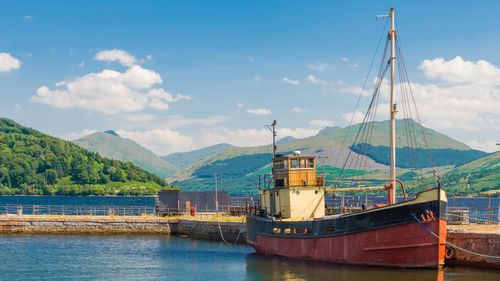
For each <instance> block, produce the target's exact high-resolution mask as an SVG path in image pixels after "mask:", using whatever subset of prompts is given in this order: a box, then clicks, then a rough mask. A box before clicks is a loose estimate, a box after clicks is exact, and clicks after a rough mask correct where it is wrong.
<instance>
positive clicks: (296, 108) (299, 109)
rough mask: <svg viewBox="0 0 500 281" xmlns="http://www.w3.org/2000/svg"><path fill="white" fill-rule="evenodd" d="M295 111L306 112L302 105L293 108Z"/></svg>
mask: <svg viewBox="0 0 500 281" xmlns="http://www.w3.org/2000/svg"><path fill="white" fill-rule="evenodd" d="M293 111H294V112H297V113H302V112H305V110H304V109H303V108H302V107H298V106H295V107H294V108H293Z"/></svg>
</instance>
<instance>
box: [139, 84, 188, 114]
mask: <svg viewBox="0 0 500 281" xmlns="http://www.w3.org/2000/svg"><path fill="white" fill-rule="evenodd" d="M148 96H149V104H148V105H149V106H150V107H152V108H154V109H159V110H164V109H168V108H169V105H168V104H169V103H172V102H176V101H179V100H190V99H191V97H190V96H186V95H181V94H177V95H176V96H172V95H171V94H169V93H167V92H165V90H163V89H151V90H150V91H149V93H148Z"/></svg>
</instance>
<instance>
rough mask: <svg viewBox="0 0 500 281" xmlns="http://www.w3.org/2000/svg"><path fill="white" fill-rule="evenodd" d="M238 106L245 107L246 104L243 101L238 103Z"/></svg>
mask: <svg viewBox="0 0 500 281" xmlns="http://www.w3.org/2000/svg"><path fill="white" fill-rule="evenodd" d="M236 106H238V107H244V106H245V104H243V103H242V102H239V103H237V104H236Z"/></svg>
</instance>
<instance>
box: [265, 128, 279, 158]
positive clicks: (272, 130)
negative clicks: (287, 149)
mask: <svg viewBox="0 0 500 281" xmlns="http://www.w3.org/2000/svg"><path fill="white" fill-rule="evenodd" d="M277 124H278V123H277V122H276V120H273V123H272V124H271V125H267V127H268V128H269V129H270V130H271V132H273V158H274V157H276V136H277V135H278V134H276V125H277Z"/></svg>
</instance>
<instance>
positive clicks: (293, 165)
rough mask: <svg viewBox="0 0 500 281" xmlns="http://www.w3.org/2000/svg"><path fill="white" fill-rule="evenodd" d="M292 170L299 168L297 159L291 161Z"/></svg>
mask: <svg viewBox="0 0 500 281" xmlns="http://www.w3.org/2000/svg"><path fill="white" fill-rule="evenodd" d="M290 168H292V169H296V168H298V161H297V159H291V160H290Z"/></svg>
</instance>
